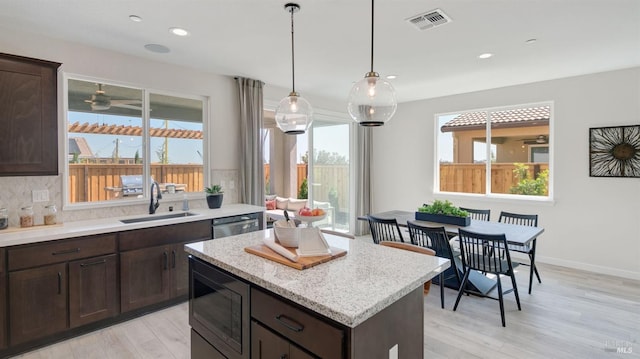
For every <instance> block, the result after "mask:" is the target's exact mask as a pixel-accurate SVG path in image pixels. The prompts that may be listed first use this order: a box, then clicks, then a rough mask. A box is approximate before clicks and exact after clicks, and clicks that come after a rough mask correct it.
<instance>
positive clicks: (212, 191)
mask: <svg viewBox="0 0 640 359" xmlns="http://www.w3.org/2000/svg"><path fill="white" fill-rule="evenodd" d="M204 192H205V193H206V194H207V206H209V208H212V209H213V208H220V206H222V196H223V191H222V186H221V185H219V184H214V185H212V186H210V187H205V188H204Z"/></svg>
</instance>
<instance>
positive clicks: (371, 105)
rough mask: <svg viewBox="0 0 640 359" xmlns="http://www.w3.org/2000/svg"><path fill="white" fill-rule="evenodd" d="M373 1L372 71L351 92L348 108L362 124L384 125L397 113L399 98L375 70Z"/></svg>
mask: <svg viewBox="0 0 640 359" xmlns="http://www.w3.org/2000/svg"><path fill="white" fill-rule="evenodd" d="M373 1H374V0H371V71H369V72H367V73H366V74H365V75H364V79H362V80H360V81H358V82H356V84H355V85H353V87H352V88H351V92H350V93H349V103H348V105H347V110H348V111H349V115H351V117H352V118H353V119H354V120H355V121H356V122H358V123H359V124H360V125H361V126H382V125H384V123H385V122H387V121H389V120H390V119H391V117H393V115H394V114H395V113H396V109H397V108H398V100H397V99H396V91H395V90H394V88H393V86H392V85H391V84H390V83H389V82H388V81H385V80H384V79H381V78H380V75H378V73H377V72H375V71H373V19H374V16H373V14H374V13H373V9H374V7H373Z"/></svg>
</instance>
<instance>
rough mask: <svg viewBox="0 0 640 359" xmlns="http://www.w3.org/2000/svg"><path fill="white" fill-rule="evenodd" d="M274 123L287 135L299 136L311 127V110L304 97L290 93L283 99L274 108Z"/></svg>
mask: <svg viewBox="0 0 640 359" xmlns="http://www.w3.org/2000/svg"><path fill="white" fill-rule="evenodd" d="M275 116H276V123H277V124H278V128H279V129H280V130H282V132H284V133H286V134H288V135H299V134H302V133H304V132H305V131H307V130H308V129H309V126H311V122H312V121H313V108H312V107H311V104H310V103H309V101H307V100H305V99H304V97H300V96H298V94H297V93H295V92H292V93H290V94H289V96H288V97H285V98H283V99H282V100H280V103H278V107H277V108H276V115H275Z"/></svg>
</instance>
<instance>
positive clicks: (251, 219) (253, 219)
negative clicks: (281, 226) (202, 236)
mask: <svg viewBox="0 0 640 359" xmlns="http://www.w3.org/2000/svg"><path fill="white" fill-rule="evenodd" d="M261 229H262V213H250V214H243V215H239V216H231V217H223V218H215V219H214V220H213V238H222V237H228V236H235V235H236V234H242V233H247V232H254V231H259V230H261Z"/></svg>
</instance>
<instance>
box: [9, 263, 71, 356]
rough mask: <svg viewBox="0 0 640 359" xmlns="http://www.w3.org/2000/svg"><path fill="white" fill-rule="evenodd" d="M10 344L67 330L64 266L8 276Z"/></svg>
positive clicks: (59, 265)
mask: <svg viewBox="0 0 640 359" xmlns="http://www.w3.org/2000/svg"><path fill="white" fill-rule="evenodd" d="M9 307H10V308H11V310H10V312H9V320H10V323H11V324H10V329H9V332H10V334H11V335H10V342H11V345H17V344H21V343H24V342H27V341H29V340H33V339H38V338H41V337H44V336H47V335H50V334H54V333H57V332H59V331H62V330H64V329H66V328H67V264H66V263H59V264H52V265H48V266H44V267H38V268H32V269H25V270H20V271H16V272H11V273H9Z"/></svg>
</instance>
